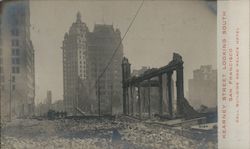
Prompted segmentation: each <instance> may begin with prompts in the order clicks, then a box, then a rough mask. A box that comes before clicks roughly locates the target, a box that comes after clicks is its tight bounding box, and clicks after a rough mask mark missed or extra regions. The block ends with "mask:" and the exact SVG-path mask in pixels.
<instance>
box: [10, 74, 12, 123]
mask: <svg viewBox="0 0 250 149" xmlns="http://www.w3.org/2000/svg"><path fill="white" fill-rule="evenodd" d="M11 76H12V75H11V72H10V79H9V81H10V99H9V100H10V101H9V108H10V111H9V112H10V115H9V116H10V117H9V118H10V121H11V119H12V110H11V108H12V106H11V104H12V77H11Z"/></svg>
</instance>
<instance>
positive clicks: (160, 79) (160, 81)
mask: <svg viewBox="0 0 250 149" xmlns="http://www.w3.org/2000/svg"><path fill="white" fill-rule="evenodd" d="M162 102H163V99H162V75H160V76H159V114H160V115H162V113H163V109H162Z"/></svg>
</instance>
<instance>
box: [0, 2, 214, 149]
mask: <svg viewBox="0 0 250 149" xmlns="http://www.w3.org/2000/svg"><path fill="white" fill-rule="evenodd" d="M0 4H1V7H0V8H1V12H0V16H1V21H0V23H1V24H0V26H1V28H0V79H1V80H0V86H1V89H0V90H1V91H0V93H1V94H0V96H1V98H0V99H1V148H3V149H217V148H218V130H217V128H218V123H217V122H218V116H217V115H218V114H217V113H218V109H217V108H218V106H217V100H218V99H217V97H218V96H217V94H218V89H217V1H216V0H215V1H211V0H176V1H175V0H134V1H132V0H117V1H116V0H93V1H91V0H73V1H72V0H2V1H0Z"/></svg>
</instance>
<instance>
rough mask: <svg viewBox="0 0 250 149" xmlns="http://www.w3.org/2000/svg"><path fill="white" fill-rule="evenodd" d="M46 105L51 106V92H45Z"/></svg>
mask: <svg viewBox="0 0 250 149" xmlns="http://www.w3.org/2000/svg"><path fill="white" fill-rule="evenodd" d="M46 103H47V104H51V103H52V91H50V90H49V91H47V99H46Z"/></svg>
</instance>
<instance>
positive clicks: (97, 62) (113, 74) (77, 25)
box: [62, 12, 123, 114]
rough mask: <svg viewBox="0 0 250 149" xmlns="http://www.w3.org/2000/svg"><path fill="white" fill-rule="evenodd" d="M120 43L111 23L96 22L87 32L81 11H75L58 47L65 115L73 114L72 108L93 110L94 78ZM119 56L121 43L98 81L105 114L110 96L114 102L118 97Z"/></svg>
mask: <svg viewBox="0 0 250 149" xmlns="http://www.w3.org/2000/svg"><path fill="white" fill-rule="evenodd" d="M120 42H121V35H120V31H119V30H118V29H114V27H113V25H101V24H96V25H95V26H94V30H93V32H90V31H89V30H88V27H87V26H86V24H85V23H84V22H82V20H81V14H80V13H79V12H78V13H77V18H76V21H75V22H74V23H73V24H72V26H71V27H70V30H69V32H68V33H65V36H64V41H63V47H62V49H63V72H64V73H63V76H64V105H65V108H66V111H67V112H68V113H69V114H77V110H76V108H80V109H81V110H82V111H85V112H92V113H93V112H96V110H97V107H98V104H97V96H96V91H97V90H96V87H95V83H96V80H97V78H98V76H100V75H101V74H102V72H103V71H104V69H105V67H106V66H107V64H108V63H109V60H110V59H111V57H112V55H113V53H114V51H115V50H116V49H117V48H118V45H119V43H120ZM122 57H123V46H122V44H121V45H120V47H119V48H118V50H117V52H116V55H115V56H114V58H113V61H112V63H111V64H110V66H109V67H108V69H106V71H105V73H104V74H103V75H102V77H101V78H100V80H99V87H100V97H101V107H102V109H101V111H102V113H108V111H109V109H110V107H109V106H110V104H111V103H110V102H111V98H114V99H113V100H114V101H115V102H114V103H118V102H120V100H121V93H122V85H121V79H122V78H121V74H122V73H121V61H122ZM117 106H118V105H117ZM117 106H116V107H117Z"/></svg>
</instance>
